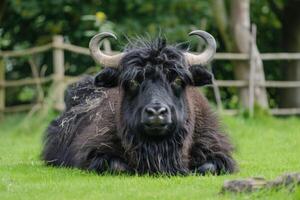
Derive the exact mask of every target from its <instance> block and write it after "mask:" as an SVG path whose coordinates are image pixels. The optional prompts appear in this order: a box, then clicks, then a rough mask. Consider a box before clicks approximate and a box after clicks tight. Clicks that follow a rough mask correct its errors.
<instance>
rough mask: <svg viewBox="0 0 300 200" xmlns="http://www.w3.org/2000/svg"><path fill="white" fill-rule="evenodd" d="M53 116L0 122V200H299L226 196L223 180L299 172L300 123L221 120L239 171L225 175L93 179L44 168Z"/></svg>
mask: <svg viewBox="0 0 300 200" xmlns="http://www.w3.org/2000/svg"><path fill="white" fill-rule="evenodd" d="M50 118H52V117H35V118H32V119H27V120H25V121H24V119H23V116H20V115H18V116H10V117H8V118H7V119H6V120H5V121H2V122H1V123H0V199H1V200H4V199H55V200H58V199H59V200H62V199H97V200H99V199H300V188H299V187H298V188H296V190H295V191H294V192H292V193H289V192H288V190H285V189H283V190H279V191H261V192H255V193H253V194H240V195H234V194H226V195H221V194H219V191H220V189H221V186H222V184H223V182H224V180H231V179H237V178H246V177H253V176H263V177H265V178H267V179H271V178H275V177H276V176H278V175H280V174H282V173H286V172H295V171H298V172H300V119H299V118H298V119H297V118H285V119H278V118H277V119H276V118H271V117H259V118H256V119H245V118H242V117H223V118H222V121H223V124H224V128H225V129H226V130H227V131H228V132H229V135H230V136H231V138H232V141H233V143H234V144H235V146H236V153H235V155H234V157H235V158H236V160H237V162H238V164H239V167H240V171H239V172H238V173H236V174H234V175H225V176H219V177H216V176H205V177H202V176H195V175H191V176H187V177H151V176H126V175H119V176H117V175H115V176H113V175H102V176H101V175H97V174H95V173H87V172H84V171H80V170H76V169H63V168H52V167H46V166H44V164H43V162H42V161H40V159H39V154H40V152H41V145H42V142H41V141H42V139H41V138H42V133H43V131H44V129H45V127H46V126H47V123H48V122H49V120H50Z"/></svg>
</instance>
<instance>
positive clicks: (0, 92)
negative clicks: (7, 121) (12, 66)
mask: <svg viewBox="0 0 300 200" xmlns="http://www.w3.org/2000/svg"><path fill="white" fill-rule="evenodd" d="M4 110H5V63H4V60H3V59H1V58H0V120H1V119H2V118H3V117H4Z"/></svg>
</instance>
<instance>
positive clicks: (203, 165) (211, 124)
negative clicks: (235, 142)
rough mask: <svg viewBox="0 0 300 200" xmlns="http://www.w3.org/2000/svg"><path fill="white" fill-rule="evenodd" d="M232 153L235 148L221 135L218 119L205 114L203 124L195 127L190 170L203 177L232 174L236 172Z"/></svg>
mask: <svg viewBox="0 0 300 200" xmlns="http://www.w3.org/2000/svg"><path fill="white" fill-rule="evenodd" d="M232 151H233V147H232V145H231V144H230V142H229V140H228V137H227V136H226V135H224V134H222V133H221V131H220V128H219V124H218V122H217V121H216V118H215V117H214V116H213V115H212V114H211V113H209V112H208V113H205V118H202V123H199V124H197V125H196V127H195V135H194V138H193V145H192V148H191V152H190V153H191V162H190V169H191V170H192V171H195V172H196V173H199V174H201V175H204V174H207V173H210V174H215V175H220V174H223V173H232V172H234V171H235V170H236V163H235V161H234V160H233V158H232V156H231V154H232Z"/></svg>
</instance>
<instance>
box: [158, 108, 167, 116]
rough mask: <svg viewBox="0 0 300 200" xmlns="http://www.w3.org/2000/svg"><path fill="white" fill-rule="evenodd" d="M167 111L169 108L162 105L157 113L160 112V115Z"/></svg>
mask: <svg viewBox="0 0 300 200" xmlns="http://www.w3.org/2000/svg"><path fill="white" fill-rule="evenodd" d="M167 112H168V109H167V108H166V107H161V108H159V109H158V111H157V113H158V114H159V115H164V114H166V113H167Z"/></svg>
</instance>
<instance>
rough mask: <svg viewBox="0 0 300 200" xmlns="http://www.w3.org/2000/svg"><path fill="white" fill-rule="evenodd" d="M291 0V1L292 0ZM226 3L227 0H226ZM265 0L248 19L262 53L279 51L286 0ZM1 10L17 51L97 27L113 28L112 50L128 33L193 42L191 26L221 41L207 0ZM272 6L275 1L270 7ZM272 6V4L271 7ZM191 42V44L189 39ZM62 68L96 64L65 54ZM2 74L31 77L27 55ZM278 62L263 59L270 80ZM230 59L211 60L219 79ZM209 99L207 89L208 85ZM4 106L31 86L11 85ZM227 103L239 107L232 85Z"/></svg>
mask: <svg viewBox="0 0 300 200" xmlns="http://www.w3.org/2000/svg"><path fill="white" fill-rule="evenodd" d="M291 1H293V0H291ZM225 3H226V6H227V7H228V6H229V4H230V1H225ZM273 3H274V2H273V1H269V0H252V1H251V9H250V15H251V22H252V23H255V24H256V25H257V42H258V47H259V49H260V51H261V52H280V51H282V50H281V49H282V48H281V47H282V31H281V30H282V20H281V19H280V17H278V9H282V8H283V7H284V4H285V1H284V0H278V1H276V2H275V4H273ZM0 4H1V5H0V6H1V10H0V38H1V40H0V47H1V50H18V49H25V48H29V47H33V46H38V45H43V44H47V43H49V42H51V41H52V36H54V35H56V34H60V35H63V36H64V39H65V41H66V42H69V43H72V44H75V45H79V46H83V47H87V46H88V42H89V40H90V38H91V36H93V35H94V34H95V33H97V32H99V31H105V30H106V31H107V30H109V31H113V32H115V33H116V34H117V35H118V36H119V40H118V41H112V48H113V49H114V50H122V47H123V46H124V44H126V41H127V37H129V38H130V37H135V36H139V35H141V36H147V35H149V36H151V37H155V36H157V35H159V34H162V35H164V36H165V37H166V38H167V39H168V41H169V43H182V44H183V46H187V45H188V44H191V48H192V49H193V50H197V48H199V47H198V46H197V45H196V42H193V40H192V42H191V39H190V38H188V35H187V34H188V33H189V32H190V31H191V30H193V29H205V30H207V31H208V32H210V33H212V35H214V36H215V37H216V39H217V41H218V52H225V51H226V49H225V46H224V44H223V42H222V38H221V36H220V33H219V31H218V28H217V25H216V23H215V20H214V15H215V13H214V11H213V9H212V5H211V1H206V0H160V1H151V0H106V1H105V0H85V1H80V0H2V1H1V3H0ZM272 5H273V6H272ZM274 5H276V6H275V7H274ZM190 42H191V43H190ZM65 55H66V58H65V62H66V69H67V71H66V73H67V74H68V75H78V74H81V73H83V72H84V71H86V70H87V69H88V68H89V67H91V66H93V65H94V62H93V61H92V59H91V58H89V57H84V56H81V55H76V54H71V53H66V54H65ZM35 60H36V62H37V64H38V66H39V67H40V68H42V66H46V70H45V75H47V74H51V73H52V70H53V69H52V54H51V52H48V53H46V54H42V55H39V56H38V57H35ZM5 62H6V65H7V66H6V68H7V70H6V79H8V80H14V79H20V78H24V77H28V76H31V70H30V67H29V65H28V58H22V59H11V58H9V59H6V60H5ZM281 64H282V63H281V62H279V61H278V62H277V61H276V62H275V61H272V62H266V63H265V72H266V78H267V79H268V80H278V79H282V78H283V77H282V73H281V71H282V68H280V67H274V66H280V65H281ZM232 67H233V66H232V63H230V62H225V61H218V62H214V63H213V69H212V70H213V72H214V74H215V76H216V78H217V79H234V77H233V76H234V75H233V72H232ZM206 92H207V95H208V96H209V98H211V99H213V93H212V92H211V90H210V89H207V90H206ZM268 92H269V94H270V97H271V98H270V100H269V101H270V102H269V103H270V105H271V106H272V107H274V106H277V104H278V100H277V99H278V90H275V89H273V90H268ZM7 95H8V98H7V102H6V104H7V105H14V104H19V103H26V102H28V101H32V100H33V99H34V98H35V92H34V87H33V88H31V87H21V88H13V89H10V90H9V91H7ZM221 96H222V98H223V99H224V101H225V106H226V107H227V108H236V107H238V97H237V91H236V89H234V88H227V89H222V90H221Z"/></svg>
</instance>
